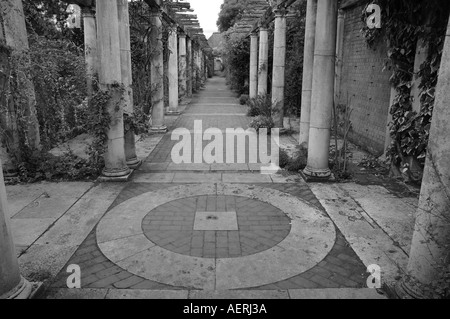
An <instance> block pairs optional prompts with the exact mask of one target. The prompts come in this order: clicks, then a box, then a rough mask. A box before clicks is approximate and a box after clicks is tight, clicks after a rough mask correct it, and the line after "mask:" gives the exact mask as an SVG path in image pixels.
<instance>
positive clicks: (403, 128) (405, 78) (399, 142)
mask: <svg viewBox="0 0 450 319" xmlns="http://www.w3.org/2000/svg"><path fill="white" fill-rule="evenodd" d="M373 3H376V4H378V5H379V6H380V7H381V8H382V28H381V29H368V28H363V29H362V30H361V32H362V34H363V35H364V36H365V38H366V40H367V43H368V45H369V46H371V47H372V46H375V45H377V44H378V43H379V41H382V40H384V41H385V42H386V44H387V48H388V63H387V66H388V67H389V68H391V69H392V71H393V75H392V77H391V84H392V85H393V86H394V88H395V90H396V93H397V95H396V97H395V99H394V101H393V104H392V105H391V110H390V113H391V115H392V123H391V124H390V132H391V138H392V144H391V146H390V148H389V150H388V155H389V157H390V160H391V161H392V164H393V166H395V167H399V168H401V170H402V172H403V173H405V172H406V173H407V176H408V177H409V179H410V180H411V181H414V182H418V183H419V182H420V181H421V179H422V176H421V175H419V176H416V175H415V174H413V173H412V172H411V165H412V164H411V162H412V161H413V162H416V163H418V165H419V166H420V167H421V168H423V167H424V165H425V160H426V159H427V158H428V159H429V161H430V165H431V167H430V169H432V170H434V171H435V174H436V175H438V176H439V172H438V171H437V168H436V166H435V165H434V164H435V163H434V159H433V158H432V154H428V156H427V146H428V140H429V134H430V128H431V121H432V117H433V108H434V102H435V94H436V85H437V82H438V75H439V68H440V64H441V58H442V53H443V47H444V41H445V33H446V28H447V24H448V17H449V12H450V2H449V1H447V0H401V1H400V0H397V1H393V0H377V1H373ZM366 17H367V13H366V12H365V10H364V12H363V15H362V18H363V20H365V19H366ZM418 43H422V45H423V46H425V47H426V48H427V50H428V55H427V58H426V60H425V62H424V63H423V64H422V65H421V66H420V70H419V71H418V72H417V73H416V74H414V73H415V70H414V69H415V68H414V63H415V56H416V49H417V47H418ZM417 77H419V78H420V85H419V90H420V95H419V98H420V111H419V112H414V111H413V108H412V105H413V97H412V96H411V95H412V90H411V88H412V81H413V80H414V79H415V78H417ZM433 183H436V184H438V185H439V187H442V188H443V190H444V192H445V191H446V189H445V185H444V183H443V182H442V181H441V180H434V181H433ZM432 196H433V195H431V196H429V197H428V198H427V199H422V201H423V204H425V203H426V205H422V206H423V207H420V208H419V212H418V214H427V215H429V216H433V217H432V218H430V220H432V219H442V221H441V222H440V223H443V224H448V223H449V220H448V216H447V215H448V209H449V208H448V207H442V206H441V205H439V204H437V203H434V202H433V201H432ZM447 206H448V205H447ZM424 207H426V208H424ZM419 216H420V215H419ZM422 220H425V219H422ZM419 221H420V218H419V219H418V222H419ZM416 229H417V230H420V231H421V232H422V235H423V236H424V237H425V238H426V240H424V241H422V242H421V243H420V244H421V245H422V244H425V245H428V249H430V251H431V250H432V249H434V248H430V247H439V249H445V248H447V247H448V243H447V242H441V240H439V238H440V237H439V236H440V235H442V232H443V231H444V230H443V229H441V228H440V227H438V226H436V225H434V223H431V222H430V223H427V222H425V224H417V225H416ZM430 262H433V265H434V268H435V271H436V273H437V274H438V276H437V277H439V278H437V279H436V280H435V281H434V282H431V283H428V284H425V285H421V287H420V288H421V289H422V291H423V292H424V294H425V295H426V296H427V297H429V298H446V299H447V298H448V297H449V295H450V268H449V265H448V260H438V259H435V260H432V261H430ZM405 278H406V279H405V280H406V281H407V282H412V284H413V285H415V284H417V283H416V282H414V280H413V278H411V276H410V275H409V274H405Z"/></svg>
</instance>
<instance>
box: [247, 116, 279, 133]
mask: <svg viewBox="0 0 450 319" xmlns="http://www.w3.org/2000/svg"><path fill="white" fill-rule="evenodd" d="M249 127H251V128H254V129H255V130H256V131H257V132H259V130H260V129H261V128H267V131H268V133H270V130H271V129H272V128H274V127H275V123H274V122H273V120H272V118H271V117H267V116H264V115H260V116H257V117H255V118H254V119H253V121H252V122H251V123H250V125H249Z"/></svg>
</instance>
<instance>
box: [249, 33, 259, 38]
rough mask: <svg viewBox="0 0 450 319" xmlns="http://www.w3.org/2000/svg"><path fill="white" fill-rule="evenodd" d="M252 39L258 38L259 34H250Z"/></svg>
mask: <svg viewBox="0 0 450 319" xmlns="http://www.w3.org/2000/svg"><path fill="white" fill-rule="evenodd" d="M250 37H252V38H257V37H258V33H256V32H252V33H251V34H250Z"/></svg>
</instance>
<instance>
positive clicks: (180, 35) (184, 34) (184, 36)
mask: <svg viewBox="0 0 450 319" xmlns="http://www.w3.org/2000/svg"><path fill="white" fill-rule="evenodd" d="M178 37H179V38H186V33H179V34H178Z"/></svg>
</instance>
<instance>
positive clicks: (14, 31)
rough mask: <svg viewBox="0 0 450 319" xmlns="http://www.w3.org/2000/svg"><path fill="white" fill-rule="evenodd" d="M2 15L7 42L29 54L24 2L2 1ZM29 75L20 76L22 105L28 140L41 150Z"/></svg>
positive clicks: (33, 92) (33, 93) (0, 12)
mask: <svg viewBox="0 0 450 319" xmlns="http://www.w3.org/2000/svg"><path fill="white" fill-rule="evenodd" d="M0 14H1V15H2V19H3V32H4V33H5V42H6V45H8V46H9V47H10V48H12V49H13V50H14V51H15V52H16V53H27V52H28V51H29V50H30V47H29V43H28V35H27V28H26V24H25V16H24V13H23V5H22V0H2V1H0ZM28 76H29V75H28V74H23V75H22V76H19V79H18V82H19V86H20V87H21V88H22V90H23V93H24V94H25V96H26V98H27V101H26V103H22V105H23V106H22V105H21V107H23V108H24V110H23V111H24V115H25V121H26V122H27V123H28V127H27V138H28V142H29V145H30V146H31V147H32V148H36V149H39V148H40V144H41V138H40V128H39V122H38V119H37V112H36V92H35V90H34V84H33V82H32V81H31V79H30V78H29V77H28Z"/></svg>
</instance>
